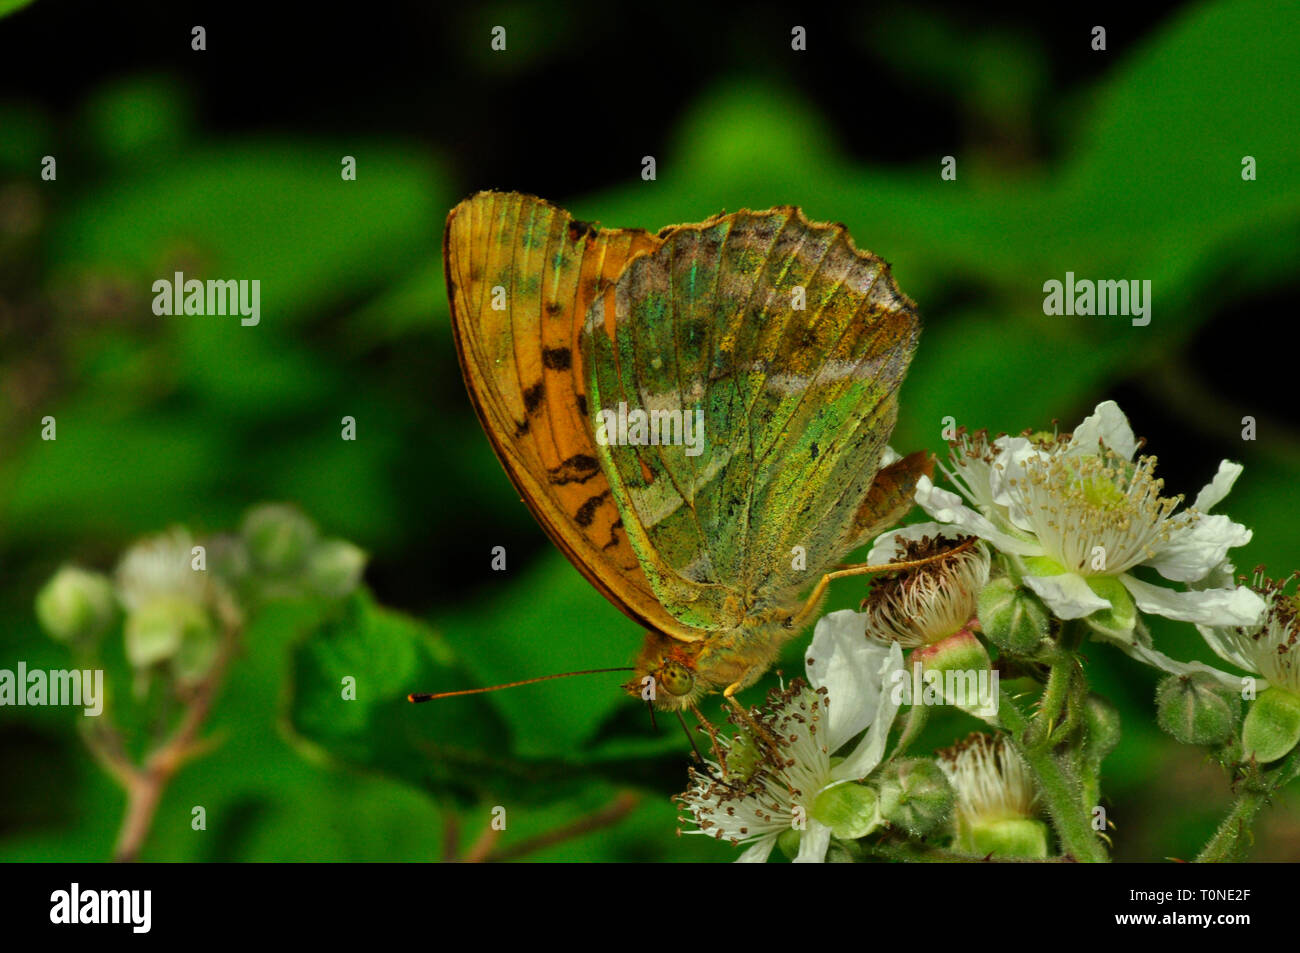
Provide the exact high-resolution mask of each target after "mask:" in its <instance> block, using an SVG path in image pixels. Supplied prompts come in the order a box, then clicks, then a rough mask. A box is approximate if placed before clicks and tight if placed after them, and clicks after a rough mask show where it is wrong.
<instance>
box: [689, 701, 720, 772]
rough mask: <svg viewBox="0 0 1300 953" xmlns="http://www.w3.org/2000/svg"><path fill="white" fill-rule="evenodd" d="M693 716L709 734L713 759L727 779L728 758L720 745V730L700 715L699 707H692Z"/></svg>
mask: <svg viewBox="0 0 1300 953" xmlns="http://www.w3.org/2000/svg"><path fill="white" fill-rule="evenodd" d="M691 714H692V715H694V716H695V718H696V720H697V721H698V722H699V723H700V727H701V728H703V729H704V730H705V732H707V733H708V736H709V744H710V746H711V747H712V749H713V758H714V760H715V761H717V763H718V767H719V768H721V769H722V776H723V777H724V778H725V777H726V776H727V756H726V755H725V754H724V753H723V751H722V746H721V745H720V744H718V729H717V728H714V727H713V723H712V722H710V721H709V720H708V719H707V718H705V717H704V715H703V714H701V713H700V708H699V706H698V705H691Z"/></svg>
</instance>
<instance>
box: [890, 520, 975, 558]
mask: <svg viewBox="0 0 1300 953" xmlns="http://www.w3.org/2000/svg"><path fill="white" fill-rule="evenodd" d="M960 535H961V533H960V532H958V531H957V530H955V529H953V528H952V527H951V526H944V525H942V524H940V523H913V524H912V525H911V526H900V527H899V528H898V529H891V530H890V531H889V532H888V533H881V534H880V535H879V536H878V537H876V541H875V542H874V543H872V544H871V552H869V553H867V562H868V563H869V564H870V565H872V566H883V565H884V564H885V563H887V562H889V561H890V560H891V559H897V558H898V556H899V555H900V548H901V547H899V546H898V541H899V540H907V541H908V542H913V543H914V542H916V541H917V540H919V539H920V538H921V537H922V536H929V537H930V538H931V539H934V538H935V537H936V536H937V537H941V538H943V539H954V538H955V537H957V536H960Z"/></svg>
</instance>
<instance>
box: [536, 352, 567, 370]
mask: <svg viewBox="0 0 1300 953" xmlns="http://www.w3.org/2000/svg"><path fill="white" fill-rule="evenodd" d="M542 363H543V364H545V365H546V366H547V367H549V368H550V369H551V370H553V371H567V370H568V369H569V368H570V367H572V366H573V352H572V351H570V350H569V349H568V348H567V347H547V348H542Z"/></svg>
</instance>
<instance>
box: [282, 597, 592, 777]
mask: <svg viewBox="0 0 1300 953" xmlns="http://www.w3.org/2000/svg"><path fill="white" fill-rule="evenodd" d="M291 669H292V680H291V685H292V690H291V693H290V697H289V703H288V712H287V721H288V725H289V728H290V731H291V732H292V733H293V734H294V735H295V737H296V739H297V740H298V741H299V742H300V743H301V744H300V746H301V747H302V748H303V749H304V750H305V751H306V752H307V753H308V754H314V755H317V756H322V757H324V758H325V759H327V760H330V761H335V762H341V763H344V764H348V765H352V766H355V767H360V768H363V769H367V770H372V771H377V772H380V773H383V774H386V775H389V776H391V777H395V778H398V779H400V780H403V781H405V782H407V783H408V784H411V785H414V786H416V787H419V788H421V789H423V790H425V791H426V792H428V793H430V794H432V795H433V796H434V797H436V798H438V799H440V800H442V799H452V800H455V801H458V802H461V803H474V802H477V801H481V800H483V799H486V798H490V797H500V796H502V795H505V794H509V795H510V797H511V798H512V799H513V801H514V802H517V801H518V800H519V799H520V797H522V796H529V797H549V796H553V795H556V794H557V793H558V792H559V791H560V790H562V789H567V788H570V787H572V785H573V784H576V783H578V782H579V781H580V776H578V775H577V773H575V772H573V771H572V770H571V769H568V768H567V767H566V766H565V765H563V764H561V763H560V762H558V761H549V762H541V761H532V762H524V761H520V760H518V759H514V758H512V757H511V756H510V739H509V733H508V731H507V730H506V727H505V725H504V723H503V722H502V720H501V718H500V717H499V716H498V715H497V714H496V712H495V710H494V709H493V707H492V706H491V705H490V704H488V703H487V701H486V700H484V699H483V698H480V697H464V698H453V699H442V700H438V701H435V702H432V703H429V704H425V705H412V704H411V703H410V702H408V701H407V697H406V696H407V695H408V694H409V693H410V692H412V691H421V692H443V691H455V690H458V689H463V688H466V687H469V686H471V685H472V684H473V683H472V681H471V678H470V676H469V675H468V674H467V673H466V672H465V670H464V669H462V668H461V667H460V665H459V664H458V663H457V661H456V659H455V657H454V655H453V653H452V651H451V650H450V649H449V648H448V647H447V645H446V644H445V643H444V642H443V641H442V639H441V638H439V637H438V636H436V635H435V634H434V633H433V632H432V631H431V630H430V629H429V628H428V627H427V626H425V625H424V624H423V623H421V622H419V621H417V620H415V619H412V618H410V617H408V616H405V615H403V614H401V613H398V612H394V611H391V610H388V609H384V608H382V607H381V606H378V605H376V604H375V602H374V599H373V597H372V596H371V595H370V594H369V593H366V592H362V593H359V594H357V595H355V596H353V597H352V598H351V599H349V600H348V601H347V603H346V604H345V605H344V606H343V607H342V611H341V612H340V614H339V615H337V616H336V617H334V618H332V619H331V620H329V621H327V622H326V623H325V624H324V625H323V626H322V627H320V628H319V629H318V630H317V631H314V632H312V633H311V634H310V635H309V636H308V637H307V638H305V639H304V640H303V641H301V642H300V643H299V644H298V646H297V647H296V648H295V650H294V653H293V661H292V665H291ZM349 679H351V680H352V681H347V680H349ZM350 688H354V689H355V698H349V697H346V696H347V695H349V694H352V692H351V691H350V690H349V689H350Z"/></svg>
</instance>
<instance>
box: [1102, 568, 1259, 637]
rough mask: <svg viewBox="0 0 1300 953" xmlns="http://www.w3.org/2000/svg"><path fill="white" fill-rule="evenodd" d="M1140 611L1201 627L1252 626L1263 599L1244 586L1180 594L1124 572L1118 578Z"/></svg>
mask: <svg viewBox="0 0 1300 953" xmlns="http://www.w3.org/2000/svg"><path fill="white" fill-rule="evenodd" d="M1119 579H1120V582H1122V583H1124V588H1125V589H1127V590H1128V591H1129V592H1130V593H1131V594H1132V596H1133V601H1134V602H1136V603H1137V607H1138V608H1139V609H1141V610H1142V611H1143V612H1148V613H1150V614H1151V615H1162V616H1164V617H1165V618H1166V619H1175V620H1177V621H1179V622H1199V623H1201V624H1202V625H1254V624H1255V623H1256V622H1258V621H1259V617H1260V616H1261V615H1263V614H1264V600H1263V599H1261V598H1260V596H1259V594H1258V593H1256V592H1254V591H1253V590H1251V589H1249V588H1247V587H1246V586H1238V587H1237V588H1236V589H1203V590H1200V591H1194V592H1180V591H1178V590H1175V589H1166V588H1165V587H1164V586H1153V585H1151V584H1150V583H1149V582H1143V581H1142V580H1141V579H1137V578H1134V577H1133V576H1131V575H1129V574H1128V573H1125V574H1124V575H1122V576H1120V577H1119Z"/></svg>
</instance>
